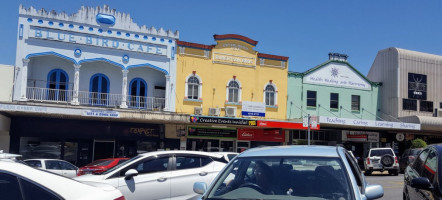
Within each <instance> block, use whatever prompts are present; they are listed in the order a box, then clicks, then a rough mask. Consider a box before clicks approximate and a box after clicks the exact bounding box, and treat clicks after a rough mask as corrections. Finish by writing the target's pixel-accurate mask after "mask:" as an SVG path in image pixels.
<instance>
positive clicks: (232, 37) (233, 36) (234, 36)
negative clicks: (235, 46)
mask: <svg viewBox="0 0 442 200" xmlns="http://www.w3.org/2000/svg"><path fill="white" fill-rule="evenodd" d="M213 38H214V39H215V40H241V41H243V42H246V43H248V44H250V45H252V46H256V45H257V44H258V41H255V40H252V39H250V38H248V37H246V36H242V35H237V34H224V35H216V34H215V35H213Z"/></svg>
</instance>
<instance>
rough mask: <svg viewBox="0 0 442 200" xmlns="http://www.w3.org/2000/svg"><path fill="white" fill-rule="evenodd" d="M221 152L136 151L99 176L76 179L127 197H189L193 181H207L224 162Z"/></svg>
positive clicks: (134, 198)
mask: <svg viewBox="0 0 442 200" xmlns="http://www.w3.org/2000/svg"><path fill="white" fill-rule="evenodd" d="M227 162H228V161H227V160H225V158H224V157H223V155H221V154H214V153H209V152H200V151H156V152H149V153H144V154H140V155H138V156H136V157H134V158H132V159H130V160H128V161H126V162H124V163H122V164H119V165H117V166H115V167H113V168H111V169H109V170H108V171H106V172H104V173H103V174H101V175H83V176H79V177H76V178H74V179H75V180H78V181H93V182H101V183H108V184H110V185H112V186H114V187H116V188H117V189H119V190H120V191H121V192H122V193H123V195H124V196H125V197H126V199H128V200H141V199H143V200H146V199H180V200H182V199H189V198H191V197H194V196H196V194H195V193H194V192H193V183H194V182H204V183H206V184H210V183H211V182H212V180H213V179H214V178H215V177H216V175H217V174H218V173H219V172H220V171H221V170H222V169H223V168H224V166H225V165H226V164H227Z"/></svg>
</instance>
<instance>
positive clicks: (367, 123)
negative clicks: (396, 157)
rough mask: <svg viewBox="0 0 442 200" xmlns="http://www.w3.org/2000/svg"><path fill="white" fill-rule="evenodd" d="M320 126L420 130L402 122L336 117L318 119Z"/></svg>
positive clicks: (414, 125)
mask: <svg viewBox="0 0 442 200" xmlns="http://www.w3.org/2000/svg"><path fill="white" fill-rule="evenodd" d="M319 122H320V123H321V124H341V125H348V126H364V127H373V128H390V129H407V130H420V129H421V125H420V124H412V123H403V122H389V121H375V120H363V119H347V118H338V117H324V116H320V117H319Z"/></svg>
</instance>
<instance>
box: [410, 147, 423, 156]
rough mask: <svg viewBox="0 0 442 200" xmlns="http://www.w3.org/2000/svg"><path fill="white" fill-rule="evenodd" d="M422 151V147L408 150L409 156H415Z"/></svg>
mask: <svg viewBox="0 0 442 200" xmlns="http://www.w3.org/2000/svg"><path fill="white" fill-rule="evenodd" d="M421 151H422V149H412V150H411V152H410V155H411V156H415V155H417V154H419V153H420V152H421Z"/></svg>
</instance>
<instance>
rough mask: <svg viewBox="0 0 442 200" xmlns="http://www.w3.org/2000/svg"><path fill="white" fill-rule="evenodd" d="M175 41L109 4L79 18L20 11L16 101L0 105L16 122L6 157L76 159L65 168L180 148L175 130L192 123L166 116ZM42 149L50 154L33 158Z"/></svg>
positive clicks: (171, 102) (171, 103)
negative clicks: (137, 22) (94, 161)
mask: <svg viewBox="0 0 442 200" xmlns="http://www.w3.org/2000/svg"><path fill="white" fill-rule="evenodd" d="M178 38H179V32H178V31H171V30H164V29H163V28H158V29H157V28H154V27H150V28H149V27H147V26H145V25H143V26H139V25H137V24H136V23H134V22H133V21H132V18H131V17H130V15H129V14H127V13H121V12H117V11H116V10H115V9H110V8H109V7H107V6H103V7H96V8H91V7H81V8H80V10H78V12H77V13H73V14H66V13H64V12H61V13H56V12H55V11H51V12H47V11H45V10H44V9H40V10H37V9H35V8H33V7H30V8H25V7H23V6H20V8H19V19H18V31H17V52H16V62H15V70H14V84H13V92H12V102H3V103H0V114H2V115H4V116H6V117H8V118H9V119H10V121H11V128H10V147H9V150H10V151H11V152H16V153H21V154H26V153H30V154H35V156H37V157H51V156H53V157H57V158H61V159H67V160H69V159H68V158H67V157H68V156H73V154H74V157H75V158H73V157H72V158H70V159H71V160H69V161H72V162H74V163H76V164H78V165H80V164H82V163H84V162H89V161H91V160H95V159H98V158H104V157H116V156H129V154H131V155H133V154H135V152H144V151H150V150H157V149H167V148H170V149H176V148H179V136H177V134H176V132H177V131H176V130H177V128H176V127H177V126H176V124H180V123H185V122H188V119H189V118H188V116H184V115H179V114H175V113H171V112H170V111H175V87H174V86H175V85H176V84H175V82H176V58H175V52H176V41H177V39H178ZM37 122H38V123H37ZM104 124H105V125H104ZM43 125H44V126H43ZM97 127H98V128H97ZM171 127H172V128H171ZM168 132H170V133H171V134H168ZM169 136H170V137H169ZM167 139H171V140H173V141H172V142H171V141H169V142H168V141H166V140H167ZM169 144H170V146H168V145H169ZM39 146H41V147H46V149H52V150H50V152H52V153H48V152H47V151H42V152H41V154H39V155H37V154H36V152H37V151H38V150H36V149H35V148H37V147H39ZM134 146H135V147H138V148H135V149H131V150H130V151H132V152H128V149H130V148H133V147H134ZM69 148H71V149H69ZM72 148H74V149H72ZM43 149H44V148H43ZM85 149H86V150H85ZM6 150H8V149H6ZM83 150H85V152H83V153H84V155H80V154H81V152H82V151H83ZM97 152H98V153H97ZM109 152H110V153H109ZM119 152H120V153H119ZM68 154H69V155H68ZM47 155H50V156H47ZM54 155H55V156H54ZM35 156H34V157H35ZM29 157H33V156H29ZM82 159H83V160H82ZM79 160H82V162H79Z"/></svg>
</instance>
